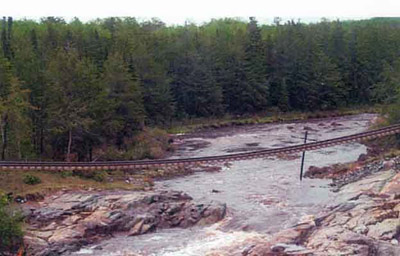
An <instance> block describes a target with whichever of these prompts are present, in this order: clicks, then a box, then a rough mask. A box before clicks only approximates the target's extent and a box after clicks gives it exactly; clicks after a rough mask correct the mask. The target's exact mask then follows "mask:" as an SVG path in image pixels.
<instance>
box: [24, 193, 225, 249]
mask: <svg viewBox="0 0 400 256" xmlns="http://www.w3.org/2000/svg"><path fill="white" fill-rule="evenodd" d="M26 211H27V212H30V213H29V214H28V224H29V225H28V230H27V234H26V236H25V242H26V244H27V246H28V253H29V255H58V254H62V253H65V252H68V251H75V250H78V249H79V248H80V247H82V246H84V245H87V244H91V243H94V242H97V241H99V240H101V239H106V238H109V237H111V236H112V235H113V234H117V233H118V234H124V235H127V236H136V235H141V234H144V233H148V232H152V231H155V230H156V229H161V228H173V227H181V228H186V227H190V226H193V225H208V224H212V223H215V222H218V221H219V220H221V219H223V218H224V216H225V213H226V205H225V204H218V203H213V202H210V203H208V204H196V203H194V202H193V201H192V198H191V197H190V196H189V195H187V194H185V193H183V192H177V191H168V192H167V191H166V192H147V193H145V192H121V191H119V192H98V193H94V192H64V193H61V192H60V193H58V194H56V195H54V196H52V197H50V198H47V199H46V200H45V201H43V202H41V203H39V205H36V206H31V207H27V206H26Z"/></svg>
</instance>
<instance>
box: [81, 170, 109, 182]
mask: <svg viewBox="0 0 400 256" xmlns="http://www.w3.org/2000/svg"><path fill="white" fill-rule="evenodd" d="M73 175H75V176H78V177H81V178H85V179H90V180H94V181H98V182H103V181H105V180H106V179H107V176H108V173H107V172H106V171H104V170H100V171H93V170H75V171H74V172H73Z"/></svg>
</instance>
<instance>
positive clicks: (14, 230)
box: [0, 195, 23, 255]
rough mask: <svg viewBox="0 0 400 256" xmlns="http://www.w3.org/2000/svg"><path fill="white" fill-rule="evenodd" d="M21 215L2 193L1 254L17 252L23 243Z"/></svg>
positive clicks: (0, 196) (0, 215)
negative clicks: (11, 206) (13, 208)
mask: <svg viewBox="0 0 400 256" xmlns="http://www.w3.org/2000/svg"><path fill="white" fill-rule="evenodd" d="M21 219H22V218H21V216H20V214H18V213H17V212H16V211H13V210H12V209H11V208H10V207H9V204H8V199H7V197H6V196H4V195H0V255H2V253H15V252H16V251H17V250H18V248H19V247H20V246H21V245H22V237H23V233H22V228H21Z"/></svg>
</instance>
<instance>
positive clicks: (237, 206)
mask: <svg viewBox="0 0 400 256" xmlns="http://www.w3.org/2000/svg"><path fill="white" fill-rule="evenodd" d="M375 117H376V115H373V114H362V115H355V116H346V117H339V118H333V119H329V120H327V119H325V120H313V121H308V122H304V123H285V124H264V125H253V126H247V127H233V128H224V129H220V130H215V131H213V132H200V133H197V134H196V133H194V134H192V135H189V136H184V137H183V139H182V141H181V143H180V147H179V148H178V150H177V151H176V153H175V154H174V155H173V156H172V157H173V158H179V157H197V156H211V155H221V154H229V153H233V152H235V153H236V152H245V151H252V150H257V149H267V148H276V147H284V146H289V145H296V144H300V143H303V139H304V138H303V137H304V133H305V131H306V130H308V133H309V136H308V138H309V141H310V142H311V141H319V140H325V139H330V138H335V137H340V136H345V135H350V134H354V133H358V132H362V131H365V130H366V129H367V128H368V127H369V125H370V123H371V121H372V120H373V119H374V118H375ZM362 153H366V147H365V146H364V145H362V144H360V143H349V144H343V145H338V146H334V147H330V148H326V149H319V150H315V151H311V152H307V153H306V159H305V170H307V168H308V167H309V166H311V165H313V166H318V167H322V166H326V165H330V164H334V163H344V162H350V161H355V160H357V158H358V156H359V155H360V154H362ZM300 163H301V154H300V153H299V154H294V155H292V156H282V157H268V158H264V159H253V160H243V161H237V162H232V163H229V164H227V165H224V166H223V167H222V170H221V171H218V172H196V173H195V174H193V175H189V176H185V177H180V178H175V179H171V180H166V181H159V182H156V184H155V189H157V190H180V191H184V192H186V193H188V194H189V195H191V196H192V197H193V198H194V200H195V201H196V202H199V203H201V202H205V201H210V200H214V201H218V202H223V203H226V204H227V207H228V214H227V217H226V218H225V220H224V221H222V222H220V223H217V224H215V225H213V226H208V227H194V228H190V229H169V230H160V231H157V232H155V233H151V234H146V235H141V236H137V237H122V236H121V237H115V238H112V239H109V240H106V241H103V242H101V243H100V244H97V245H94V246H91V247H86V248H83V249H81V250H80V251H79V252H76V253H75V255H160V256H161V255H162V256H167V255H193V256H194V255H206V254H209V253H212V252H216V253H221V252H222V253H223V252H224V251H226V250H227V249H226V248H229V246H230V245H233V244H235V245H237V244H240V243H241V242H243V241H244V240H245V239H249V238H265V239H268V236H270V235H271V234H273V233H275V232H277V231H279V230H282V229H284V228H287V227H290V226H292V225H294V224H296V223H297V222H299V221H300V220H301V219H302V218H306V217H307V216H309V215H314V214H317V213H321V212H323V211H324V209H326V207H327V206H329V205H331V204H333V203H337V202H336V195H335V193H333V192H331V190H330V186H329V183H330V182H329V181H327V180H318V179H303V181H300V180H299V172H300ZM244 246H245V245H244ZM94 248H97V249H99V248H101V250H94ZM238 253H239V252H238ZM229 254H234V252H229Z"/></svg>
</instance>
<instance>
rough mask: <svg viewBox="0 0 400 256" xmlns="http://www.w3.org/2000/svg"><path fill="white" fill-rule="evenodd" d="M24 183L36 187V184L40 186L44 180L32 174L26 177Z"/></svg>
mask: <svg viewBox="0 0 400 256" xmlns="http://www.w3.org/2000/svg"><path fill="white" fill-rule="evenodd" d="M23 181H24V183H25V184H28V185H36V184H39V183H41V182H42V180H41V179H40V178H39V177H36V176H34V175H31V174H27V175H25V177H24V179H23Z"/></svg>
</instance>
